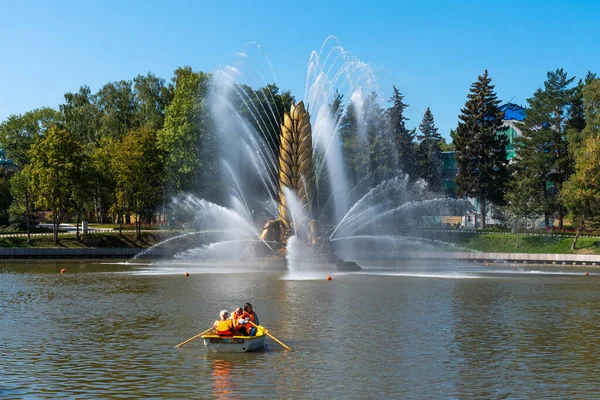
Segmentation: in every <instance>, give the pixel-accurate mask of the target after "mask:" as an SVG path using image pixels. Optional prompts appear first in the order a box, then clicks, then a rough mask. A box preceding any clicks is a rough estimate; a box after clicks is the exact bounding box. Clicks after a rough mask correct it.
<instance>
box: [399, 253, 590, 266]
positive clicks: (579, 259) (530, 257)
mask: <svg viewBox="0 0 600 400" xmlns="http://www.w3.org/2000/svg"><path fill="white" fill-rule="evenodd" d="M405 257H406V258H409V259H418V260H431V261H449V260H454V261H469V262H479V263H493V264H532V265H557V266H558V265H589V266H593V267H595V266H600V254H558V253H554V254H553V253H496V252H465V251H456V252H425V251H424V252H417V251H415V252H410V253H406V254H405Z"/></svg>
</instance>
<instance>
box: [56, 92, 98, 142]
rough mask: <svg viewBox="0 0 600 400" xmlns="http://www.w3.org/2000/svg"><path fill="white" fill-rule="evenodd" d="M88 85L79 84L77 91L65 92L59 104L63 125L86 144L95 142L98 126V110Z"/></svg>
mask: <svg viewBox="0 0 600 400" xmlns="http://www.w3.org/2000/svg"><path fill="white" fill-rule="evenodd" d="M95 98H96V96H94V95H93V94H92V92H91V90H90V88H89V86H81V87H80V88H79V92H77V93H65V103H64V104H61V105H60V111H61V112H62V114H63V118H64V123H65V127H66V128H67V129H68V130H69V132H71V134H72V135H73V136H74V137H75V138H76V139H77V140H79V141H80V142H81V143H83V144H85V145H86V146H91V145H93V144H94V143H95V141H96V139H97V135H98V130H99V128H100V110H99V108H98V106H97V104H96V100H95Z"/></svg>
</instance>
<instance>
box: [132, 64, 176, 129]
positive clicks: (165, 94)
mask: <svg viewBox="0 0 600 400" xmlns="http://www.w3.org/2000/svg"><path fill="white" fill-rule="evenodd" d="M133 82H134V83H133V90H134V95H135V100H136V107H137V110H136V112H137V114H138V116H137V118H136V119H137V122H138V123H139V125H140V126H143V127H145V128H147V129H150V130H154V131H157V130H159V129H161V128H162V127H163V124H164V120H165V112H166V109H167V107H168V106H169V104H170V103H171V101H172V99H173V91H174V87H173V85H172V84H169V85H167V84H165V80H164V79H162V78H158V77H157V76H155V75H154V74H152V73H150V72H149V73H148V74H147V75H138V76H137V77H135V79H134V80H133Z"/></svg>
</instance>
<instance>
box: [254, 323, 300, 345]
mask: <svg viewBox="0 0 600 400" xmlns="http://www.w3.org/2000/svg"><path fill="white" fill-rule="evenodd" d="M248 323H249V324H250V325H252V326H253V327H255V328H256V329H258V325H256V324H255V323H254V322H252V321H248ZM263 331H264V332H265V333H266V334H267V336H268V337H270V338H271V339H273V340H274V341H276V342H277V343H279V344H280V345H282V346H283V347H284V348H285V349H286V350H292V349H290V348H289V347H287V346H286V345H285V343H283V342H282V341H281V340H279V339H277V338H276V337H275V336H273V335H271V334H270V333H269V331H267V330H266V329H265V328H264V327H263Z"/></svg>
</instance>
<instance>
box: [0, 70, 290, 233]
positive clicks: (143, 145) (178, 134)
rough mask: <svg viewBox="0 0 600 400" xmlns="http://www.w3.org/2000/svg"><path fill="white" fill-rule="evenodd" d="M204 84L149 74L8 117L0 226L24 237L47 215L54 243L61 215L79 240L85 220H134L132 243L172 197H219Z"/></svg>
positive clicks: (202, 77) (0, 141)
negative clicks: (22, 231)
mask: <svg viewBox="0 0 600 400" xmlns="http://www.w3.org/2000/svg"><path fill="white" fill-rule="evenodd" d="M209 80H210V75H209V74H206V73H204V72H201V71H200V72H196V71H193V70H192V69H191V68H190V67H183V68H178V69H177V70H175V73H174V76H173V78H172V79H171V81H170V82H166V81H165V80H164V79H162V78H159V77H157V76H155V75H153V74H151V73H148V74H147V75H139V76H137V77H136V78H134V79H133V80H121V81H117V82H109V83H107V84H105V85H104V86H102V87H101V88H100V89H99V90H98V91H97V92H96V93H92V91H91V89H90V88H89V87H88V86H82V87H81V88H80V89H79V91H78V92H75V93H71V92H69V93H66V94H65V95H64V103H63V104H60V106H59V108H58V109H57V110H56V109H52V108H49V107H44V108H40V109H35V110H32V111H28V112H26V113H24V114H20V115H11V116H9V117H8V118H7V119H6V120H5V121H3V122H2V123H1V124H0V147H2V149H4V151H5V153H6V157H7V158H10V159H11V160H12V161H13V164H12V165H10V166H5V167H4V168H3V169H2V173H1V174H0V175H1V176H0V206H2V210H0V211H1V212H0V224H1V225H7V224H9V223H12V224H17V225H19V226H21V227H24V228H26V229H27V232H28V233H29V232H30V228H31V227H32V226H33V225H34V221H35V217H34V212H35V211H37V210H44V211H49V212H50V213H49V216H50V217H51V219H52V222H53V226H54V229H53V230H54V240H55V241H57V240H58V228H59V225H60V223H61V222H64V221H65V217H66V216H67V214H71V215H73V216H74V219H76V222H77V224H78V230H77V236H78V237H79V223H80V222H81V221H82V219H84V218H86V219H87V220H89V221H92V220H96V221H97V222H98V223H105V222H113V223H120V226H122V224H123V223H125V222H127V221H128V220H129V219H130V218H129V217H130V216H132V215H134V216H136V218H135V226H136V232H137V235H138V237H139V235H140V230H141V225H142V223H143V222H150V221H151V220H152V218H153V217H154V216H155V215H156V213H157V212H159V213H163V214H164V211H165V208H166V207H167V205H168V202H169V201H170V199H171V198H172V196H174V195H176V194H178V193H199V194H203V197H207V198H213V199H215V198H216V199H218V190H217V189H218V185H219V182H218V180H216V179H214V175H213V172H214V170H215V169H217V162H218V159H217V154H216V151H214V148H212V146H213V145H214V143H215V141H216V138H215V137H214V136H215V133H214V129H213V127H212V121H211V118H210V116H209V112H208V109H207V105H206V101H207V95H208V93H207V92H208V87H209ZM240 90H242V91H244V92H245V93H247V94H248V96H249V98H252V101H254V102H258V101H263V99H265V98H266V97H265V96H257V95H256V94H255V92H258V91H269V93H270V96H269V97H268V98H269V99H271V101H274V102H276V103H277V104H276V105H273V106H274V107H278V108H280V109H281V110H283V108H284V107H285V106H287V104H286V103H288V104H289V103H290V102H291V101H293V98H291V95H290V94H289V92H285V93H279V89H278V88H277V86H275V85H268V86H267V87H265V88H261V89H259V90H257V91H254V90H253V89H251V88H249V87H247V86H240ZM244 107H245V106H242V105H239V111H240V113H241V114H244V112H246V111H245V110H244V109H243V108H244ZM271 134H272V133H271ZM215 146H216V145H215ZM28 239H29V237H28Z"/></svg>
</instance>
